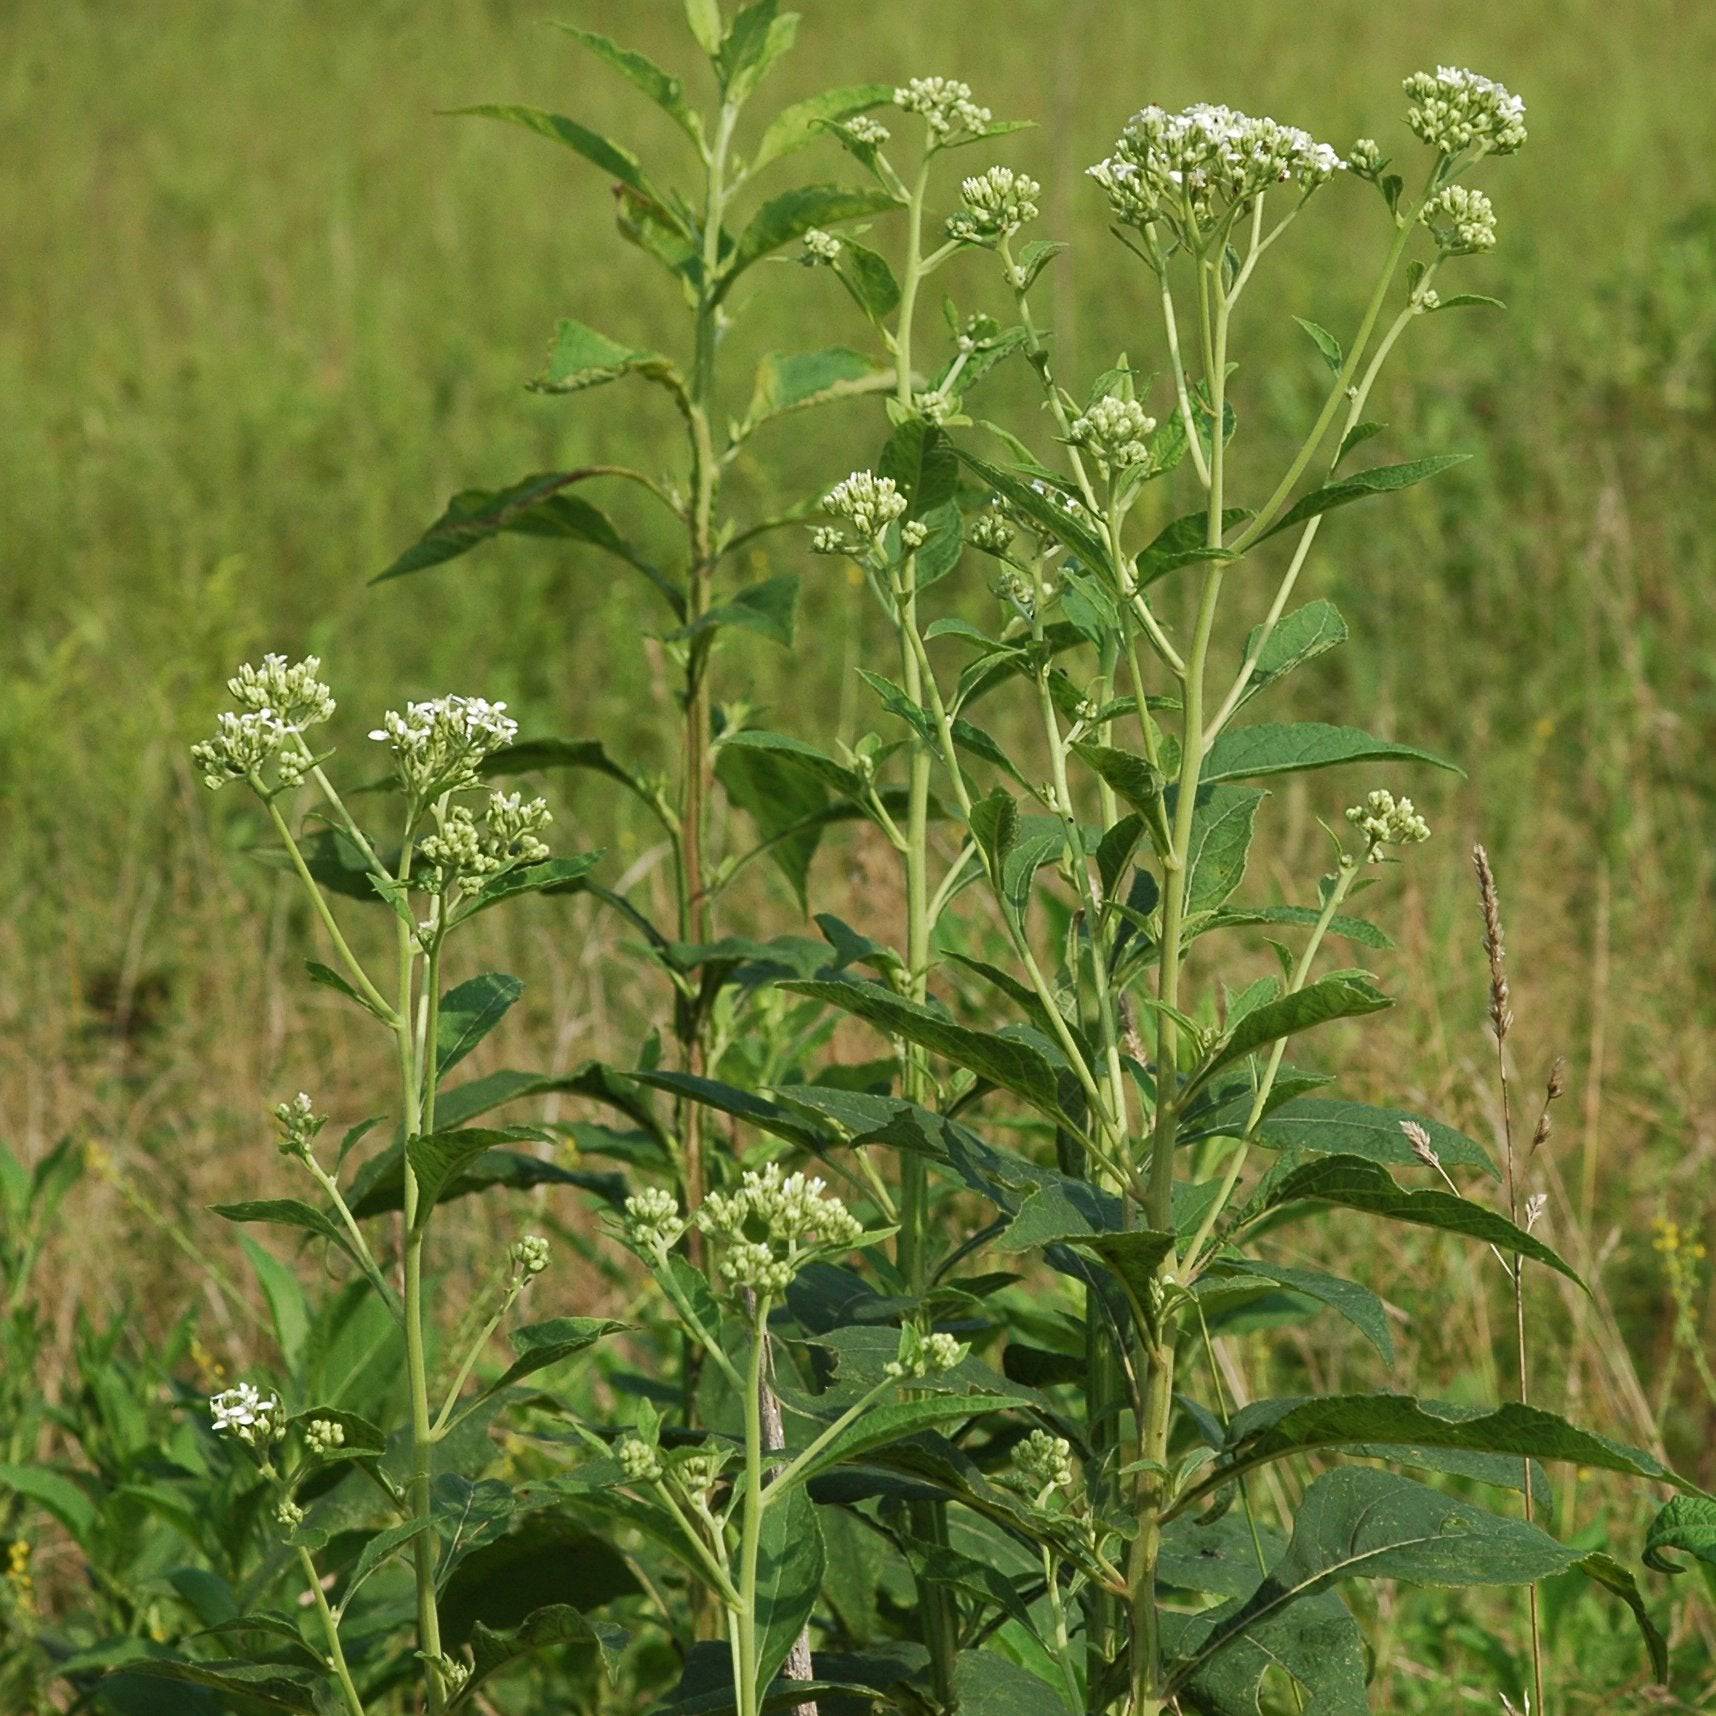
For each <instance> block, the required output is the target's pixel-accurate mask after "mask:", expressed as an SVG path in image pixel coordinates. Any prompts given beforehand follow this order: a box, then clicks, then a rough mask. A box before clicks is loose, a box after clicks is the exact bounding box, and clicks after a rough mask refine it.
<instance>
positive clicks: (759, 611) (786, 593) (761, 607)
mask: <svg viewBox="0 0 1716 1716" xmlns="http://www.w3.org/2000/svg"><path fill="white" fill-rule="evenodd" d="M797 605H798V574H797V573H796V572H781V573H778V574H777V575H776V576H775V577H773V578H765V579H763V581H762V582H761V583H760V584H749V585H747V586H746V587H745V588H744V589H743V590H735V591H734V592H733V594H732V595H731V596H729V597H728V598H727V599H726V601H724V602H720V603H717V604H716V605H715V606H714V607H712V608H710V609H708V610H706V611H705V612H704V613H702V614H700V615H699V616H698V617H697V618H696V619H695V620H694V621H693V622H692V623H691V624H690V625H688V626H683V627H681V628H680V630H678V631H677V632H675V633H673V639H672V641H678V640H680V639H682V638H694V637H700V636H701V635H702V634H703V633H705V632H716V631H720V630H722V629H723V628H724V627H727V626H739V627H740V628H742V629H743V630H745V631H750V632H760V633H761V634H762V635H763V636H764V637H766V638H772V639H773V640H774V642H776V643H778V644H780V645H782V646H783V647H784V648H787V649H791V648H792V634H793V613H794V610H795V609H796V607H797Z"/></svg>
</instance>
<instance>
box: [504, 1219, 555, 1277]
mask: <svg viewBox="0 0 1716 1716" xmlns="http://www.w3.org/2000/svg"><path fill="white" fill-rule="evenodd" d="M507 1261H508V1262H509V1263H510V1264H511V1265H512V1285H513V1288H514V1290H515V1291H522V1290H523V1289H524V1288H526V1287H528V1286H529V1285H530V1283H531V1282H532V1281H534V1280H535V1279H536V1278H537V1276H538V1275H540V1274H541V1273H542V1272H543V1270H545V1269H546V1268H547V1267H548V1241H547V1240H546V1239H544V1238H542V1236H541V1235H540V1234H534V1233H527V1234H525V1235H524V1237H523V1238H522V1239H515V1240H514V1241H513V1242H512V1244H511V1245H510V1246H509V1247H508V1248H507Z"/></svg>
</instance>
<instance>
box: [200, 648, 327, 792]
mask: <svg viewBox="0 0 1716 1716" xmlns="http://www.w3.org/2000/svg"><path fill="white" fill-rule="evenodd" d="M321 667H322V663H321V660H320V658H319V657H317V656H313V655H307V656H305V657H304V659H303V660H302V661H299V662H288V661H287V659H286V658H285V656H283V655H265V656H264V657H263V658H262V665H261V666H260V667H257V666H255V665H254V664H252V663H250V662H246V663H245V664H244V665H243V666H242V667H241V668H239V670H238V672H237V673H235V674H234V675H233V676H232V678H231V679H229V680H228V681H227V682H226V686H227V690H228V691H230V692H231V693H232V695H233V698H234V699H235V701H236V702H237V703H238V705H239V707H238V709H237V710H235V711H232V710H229V711H228V712H226V713H225V714H223V715H221V716H219V717H218V718H217V719H216V722H215V736H214V737H213V738H212V739H204V740H202V741H201V742H200V743H198V744H195V745H193V746H192V747H191V761H192V762H193V763H195V764H196V766H197V768H198V770H200V771H201V774H202V777H203V784H204V785H205V786H207V787H208V788H209V790H210V791H211V792H218V791H219V790H220V789H221V788H222V787H223V786H225V785H226V784H227V783H228V782H229V781H242V780H249V781H253V782H261V780H262V771H263V769H264V768H265V767H266V766H267V765H268V764H269V763H271V762H272V763H273V764H274V766H275V771H276V775H277V780H278V784H279V785H280V786H282V787H295V786H297V785H298V784H299V782H300V781H302V780H303V778H304V771H305V770H306V769H307V768H308V767H309V759H308V755H307V753H306V752H305V749H304V746H303V744H302V742H301V741H300V740H299V739H298V735H299V734H301V733H302V732H303V731H304V729H305V728H306V727H313V726H316V725H317V724H318V723H320V722H323V721H326V720H327V719H328V717H329V716H330V715H332V714H333V712H334V699H333V694H332V692H330V691H329V690H328V688H327V686H325V685H324V684H323V683H322V682H321V680H320V679H319V678H318V677H317V675H318V674H319V673H320V671H321Z"/></svg>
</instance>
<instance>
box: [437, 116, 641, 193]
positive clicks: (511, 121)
mask: <svg viewBox="0 0 1716 1716" xmlns="http://www.w3.org/2000/svg"><path fill="white" fill-rule="evenodd" d="M449 117H450V118H453V119H467V118H468V119H498V120H500V121H501V122H502V123H503V124H507V125H522V126H523V127H524V128H525V130H527V131H534V132H535V133H536V134H537V135H538V136H539V137H547V138H549V139H550V140H551V141H553V142H555V143H563V144H565V146H566V147H567V148H568V149H570V150H572V151H573V152H574V153H575V154H579V155H582V156H583V157H584V159H585V160H586V161H589V162H590V163H592V165H594V166H596V167H599V168H600V169H601V170H602V172H604V173H605V174H606V175H607V176H608V177H609V178H610V179H618V180H619V182H620V183H621V184H622V185H625V186H627V187H629V188H630V189H631V190H633V191H636V192H637V193H638V194H639V195H640V196H642V197H645V198H647V199H648V200H649V202H651V203H652V204H654V205H655V206H656V207H657V208H658V209H661V208H664V205H663V204H662V202H661V199H660V198H659V197H658V196H657V195H656V193H655V191H654V190H653V189H651V187H650V185H649V183H648V181H647V180H646V179H645V178H644V175H643V168H642V166H641V165H640V164H639V162H638V158H637V156H636V155H634V154H633V153H632V152H631V150H629V149H626V148H622V147H621V145H619V144H618V143H614V142H611V141H609V139H608V138H606V137H604V136H602V135H601V133H600V132H596V131H592V130H590V129H589V127H588V126H584V125H580V124H579V123H578V121H577V120H575V119H567V118H566V117H565V116H564V115H563V114H559V113H545V112H544V111H543V110H542V109H541V108H539V107H518V106H514V105H511V104H508V103H498V102H487V103H484V104H483V105H481V106H478V107H456V108H454V109H453V110H452V112H451V113H450V115H449Z"/></svg>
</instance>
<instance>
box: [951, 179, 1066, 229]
mask: <svg viewBox="0 0 1716 1716" xmlns="http://www.w3.org/2000/svg"><path fill="white" fill-rule="evenodd" d="M959 194H960V199H961V201H962V202H963V203H964V205H965V206H964V207H963V208H962V209H960V210H959V211H958V212H957V213H955V214H952V215H949V216H948V221H947V231H948V236H949V237H950V238H957V239H961V240H963V241H964V242H965V243H967V244H998V243H1000V241H1001V240H1002V239H1004V238H1011V237H1012V236H1013V234H1014V233H1016V232H1017V231H1018V230H1019V228H1020V227H1022V226H1023V225H1024V224H1025V223H1026V222H1027V221H1032V220H1035V219H1036V218H1037V198H1038V197H1040V196H1041V195H1042V194H1043V187H1042V186H1041V185H1039V184H1038V183H1037V181H1036V180H1035V179H1029V178H1026V176H1025V175H1024V174H1023V173H1015V172H1014V171H1013V169H1012V168H1011V167H991V168H990V169H989V170H988V171H987V172H985V173H979V174H977V175H976V176H975V177H974V178H970V179H967V180H965V181H964V183H963V184H961V185H960V187H959Z"/></svg>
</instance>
